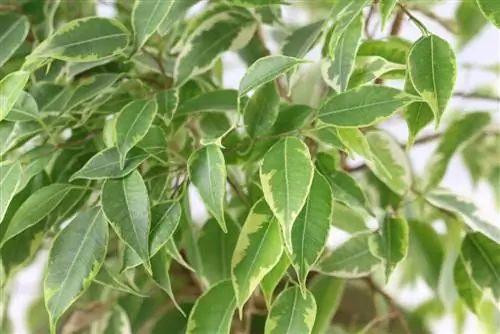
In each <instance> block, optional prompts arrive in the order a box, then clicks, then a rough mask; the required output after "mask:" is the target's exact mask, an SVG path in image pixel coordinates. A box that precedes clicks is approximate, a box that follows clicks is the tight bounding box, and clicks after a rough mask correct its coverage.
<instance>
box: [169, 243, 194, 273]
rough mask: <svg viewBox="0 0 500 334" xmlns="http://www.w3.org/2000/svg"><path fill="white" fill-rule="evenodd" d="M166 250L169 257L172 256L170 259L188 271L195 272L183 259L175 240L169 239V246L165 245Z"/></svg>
mask: <svg viewBox="0 0 500 334" xmlns="http://www.w3.org/2000/svg"><path fill="white" fill-rule="evenodd" d="M165 249H166V250H167V253H168V255H170V257H171V258H172V259H174V260H175V261H176V262H177V263H179V264H180V265H181V266H183V267H184V268H186V269H187V270H189V271H192V272H195V270H194V269H193V268H192V267H191V266H190V265H189V264H188V263H187V262H186V261H185V260H184V258H183V257H182V255H181V253H180V251H179V248H178V247H177V245H176V243H175V240H174V239H173V238H170V239H168V241H167V244H166V245H165Z"/></svg>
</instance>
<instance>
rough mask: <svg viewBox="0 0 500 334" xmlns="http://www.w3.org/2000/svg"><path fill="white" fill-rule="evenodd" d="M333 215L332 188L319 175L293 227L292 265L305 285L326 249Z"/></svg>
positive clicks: (314, 180)
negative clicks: (311, 270) (312, 268)
mask: <svg viewBox="0 0 500 334" xmlns="http://www.w3.org/2000/svg"><path fill="white" fill-rule="evenodd" d="M332 215H333V193H332V189H331V188H330V185H329V184H328V181H327V179H326V178H325V177H324V176H323V175H321V174H319V172H315V174H314V178H313V182H312V185H311V190H310V192H309V195H308V197H307V200H306V203H305V205H304V207H303V208H302V210H301V211H300V214H299V216H298V217H297V219H296V220H295V223H294V224H293V228H292V250H293V252H292V254H293V257H292V265H293V267H294V268H295V271H296V272H297V278H298V281H299V282H300V283H301V284H302V286H305V282H306V278H307V274H308V273H309V270H310V269H311V267H312V266H313V265H314V264H315V263H316V261H317V260H318V259H319V257H320V256H321V254H322V252H323V249H324V248H325V244H326V240H327V238H328V232H329V230H330V224H331V222H332Z"/></svg>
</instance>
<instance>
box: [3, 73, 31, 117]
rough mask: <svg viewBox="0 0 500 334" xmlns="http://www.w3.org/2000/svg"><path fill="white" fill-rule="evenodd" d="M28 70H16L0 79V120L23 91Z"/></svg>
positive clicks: (27, 77)
mask: <svg viewBox="0 0 500 334" xmlns="http://www.w3.org/2000/svg"><path fill="white" fill-rule="evenodd" d="M29 76H30V74H29V72H25V71H17V72H13V73H10V74H8V75H6V76H5V77H4V78H3V79H2V80H0V121H2V120H3V119H4V118H5V117H6V116H7V114H8V113H9V112H10V111H11V109H12V108H13V107H14V105H15V104H16V102H17V99H18V98H19V97H20V96H21V94H22V93H23V89H24V86H25V85H26V83H27V82H28V79H29Z"/></svg>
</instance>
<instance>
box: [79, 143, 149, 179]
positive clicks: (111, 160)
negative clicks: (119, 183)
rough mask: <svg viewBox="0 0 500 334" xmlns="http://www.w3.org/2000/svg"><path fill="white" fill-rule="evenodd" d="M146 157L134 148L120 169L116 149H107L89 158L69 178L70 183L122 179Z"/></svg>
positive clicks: (146, 154)
mask: <svg viewBox="0 0 500 334" xmlns="http://www.w3.org/2000/svg"><path fill="white" fill-rule="evenodd" d="M148 157H149V154H148V153H146V152H144V151H143V150H141V149H140V148H137V147H134V148H132V149H131V150H130V152H128V154H127V157H126V158H125V165H124V167H123V168H121V167H120V153H118V149H117V148H116V147H111V148H107V149H105V150H103V151H101V152H98V153H97V154H96V155H94V156H93V157H92V158H90V160H89V161H87V163H86V164H85V165H84V166H83V167H82V168H81V169H80V170H79V171H77V172H76V173H75V174H73V175H72V176H71V178H70V181H73V180H76V179H97V180H100V179H108V178H111V179H118V178H122V177H124V176H127V175H128V174H130V173H131V172H132V171H133V170H135V169H136V168H137V167H138V166H139V165H140V164H141V163H142V162H144V160H146V159H147V158H148Z"/></svg>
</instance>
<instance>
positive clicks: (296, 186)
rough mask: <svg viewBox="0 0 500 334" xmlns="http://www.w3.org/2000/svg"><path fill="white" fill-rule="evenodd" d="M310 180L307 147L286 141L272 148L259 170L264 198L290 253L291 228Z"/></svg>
mask: <svg viewBox="0 0 500 334" xmlns="http://www.w3.org/2000/svg"><path fill="white" fill-rule="evenodd" d="M313 177H314V166H313V164H312V161H311V155H310V153H309V149H308V148H307V146H306V145H305V144H304V143H303V142H302V141H301V140H300V139H298V138H295V137H286V138H283V139H281V140H280V141H279V142H278V143H276V144H275V145H273V146H272V147H271V149H270V150H269V151H268V152H267V153H266V155H265V156H264V160H263V161H262V165H261V167H260V183H261V185H262V191H263V193H264V198H265V199H266V202H267V203H268V204H269V207H270V208H271V210H272V212H273V213H274V215H275V216H276V219H277V220H278V222H279V223H280V225H281V230H282V232H283V236H284V240H283V241H284V243H285V246H286V247H287V248H288V250H290V252H291V251H292V227H293V223H294V222H295V219H296V218H297V217H298V215H299V213H300V211H301V210H302V207H303V206H304V204H305V202H306V199H307V195H308V194H309V189H310V188H311V183H312V181H313Z"/></svg>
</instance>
